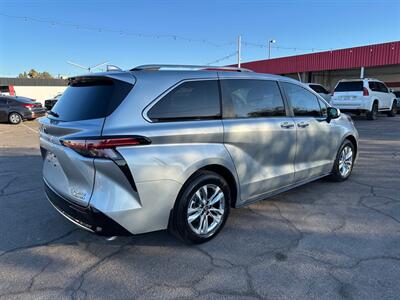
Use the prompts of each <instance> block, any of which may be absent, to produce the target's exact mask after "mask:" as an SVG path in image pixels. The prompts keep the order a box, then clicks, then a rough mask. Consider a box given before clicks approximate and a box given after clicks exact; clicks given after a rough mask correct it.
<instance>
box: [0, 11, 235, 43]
mask: <svg viewBox="0 0 400 300" xmlns="http://www.w3.org/2000/svg"><path fill="white" fill-rule="evenodd" d="M0 16H3V17H7V18H13V19H19V20H23V21H25V22H27V21H32V22H37V23H45V24H49V25H51V26H56V25H57V26H64V27H70V28H73V29H75V30H81V29H83V30H89V31H95V32H98V33H103V32H107V33H114V34H118V35H120V36H124V35H127V36H136V37H139V38H154V39H162V38H164V39H170V40H174V41H178V40H180V41H186V42H196V43H203V44H207V45H209V46H213V47H226V46H229V45H233V44H235V42H224V43H215V42H213V41H210V40H207V39H195V38H189V37H185V36H181V35H177V34H161V33H160V34H154V33H142V32H135V31H131V30H125V29H122V30H121V29H113V28H109V27H97V26H96V27H95V26H87V25H82V24H78V23H69V22H63V21H56V20H46V19H40V18H35V17H29V16H16V15H9V14H6V13H3V12H0Z"/></svg>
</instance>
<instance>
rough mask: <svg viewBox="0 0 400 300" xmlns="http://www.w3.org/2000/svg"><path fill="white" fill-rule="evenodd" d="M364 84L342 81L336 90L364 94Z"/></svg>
mask: <svg viewBox="0 0 400 300" xmlns="http://www.w3.org/2000/svg"><path fill="white" fill-rule="evenodd" d="M363 88H364V84H363V82H362V81H360V80H359V81H342V82H339V84H338V85H337V86H336V88H335V92H362V90H363Z"/></svg>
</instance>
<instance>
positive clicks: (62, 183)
mask: <svg viewBox="0 0 400 300" xmlns="http://www.w3.org/2000/svg"><path fill="white" fill-rule="evenodd" d="M134 82H135V79H134V77H132V76H131V75H130V74H129V73H117V74H114V75H112V74H107V75H101V76H94V75H92V76H82V77H75V78H71V79H70V81H69V87H68V88H67V89H66V91H65V92H64V94H63V96H62V97H61V98H60V99H59V100H58V101H57V103H56V104H55V105H54V107H53V108H52V110H51V111H49V112H48V116H47V117H46V118H41V119H40V121H39V122H40V123H41V126H40V145H41V152H42V157H43V162H44V163H43V178H44V181H45V183H46V184H47V185H48V186H49V187H50V188H51V189H52V190H53V191H54V192H55V193H57V194H59V195H60V196H62V197H64V198H66V199H68V200H70V201H73V202H75V203H77V204H79V205H82V206H87V205H88V204H89V201H90V197H91V195H92V190H93V186H94V177H95V167H94V158H91V157H88V156H83V155H81V154H79V153H78V152H77V151H75V150H73V149H71V148H68V147H65V146H64V145H63V142H64V144H65V141H71V140H75V141H79V140H82V141H85V140H87V139H88V138H90V139H92V138H96V137H100V136H101V135H102V129H103V124H104V120H105V118H106V117H107V116H108V115H110V114H111V113H112V112H113V111H114V110H115V109H116V108H117V107H118V106H119V104H120V103H121V102H122V101H123V100H124V99H125V97H126V96H127V94H128V93H129V92H130V90H131V89H132V87H133V85H134Z"/></svg>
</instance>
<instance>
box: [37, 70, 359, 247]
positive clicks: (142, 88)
mask: <svg viewBox="0 0 400 300" xmlns="http://www.w3.org/2000/svg"><path fill="white" fill-rule="evenodd" d="M40 123H41V126H40V144H41V153H42V157H43V162H44V163H43V179H44V183H45V190H46V194H47V197H48V199H49V201H50V202H51V204H52V205H53V206H54V207H55V209H57V210H58V211H59V212H60V213H61V214H62V215H64V217H66V218H67V219H69V220H70V221H71V222H73V223H75V224H76V225H78V226H80V227H82V228H84V229H87V230H89V231H91V232H94V233H97V234H99V235H104V236H117V235H131V234H140V233H146V232H151V231H155V230H162V229H168V230H169V232H171V233H172V234H174V235H175V236H177V237H179V238H181V239H182V240H184V241H186V242H191V243H202V242H205V241H208V240H209V239H211V238H213V237H214V236H216V235H217V234H218V232H219V231H220V230H221V229H222V227H223V226H224V224H225V222H226V220H227V218H228V215H229V210H230V209H231V208H237V207H242V206H244V205H247V204H249V203H253V202H255V201H259V200H263V199H265V198H266V197H269V196H271V195H275V194H277V193H280V192H283V191H287V190H289V189H291V188H294V187H296V186H299V185H302V184H305V183H308V182H310V181H313V180H316V179H318V178H321V177H324V176H328V175H329V176H330V177H331V178H332V179H333V180H335V181H343V180H346V179H347V178H348V177H349V176H350V174H351V171H352V168H353V165H354V160H355V158H356V154H357V148H358V147H357V145H358V142H357V140H358V134H357V131H356V129H355V127H354V124H353V122H352V120H351V118H350V117H348V116H346V115H345V114H340V111H339V110H338V109H336V108H334V107H331V106H330V105H329V104H328V103H326V102H325V100H324V99H322V98H321V97H320V96H319V95H318V94H316V93H315V92H314V91H312V90H311V89H309V88H308V87H306V86H305V85H303V84H301V83H300V82H298V81H295V80H292V79H290V78H286V77H280V76H275V75H267V74H258V73H254V72H251V71H248V70H245V69H239V68H222V67H195V66H186V67H185V66H168V65H148V66H141V67H136V68H134V69H132V70H130V71H112V72H105V73H98V74H89V75H84V76H78V77H73V78H70V79H69V87H68V88H67V90H66V91H65V93H64V94H63V95H62V97H61V98H60V100H59V101H58V102H57V104H56V105H55V106H54V107H53V109H52V110H51V111H49V112H48V116H47V117H45V118H42V119H40Z"/></svg>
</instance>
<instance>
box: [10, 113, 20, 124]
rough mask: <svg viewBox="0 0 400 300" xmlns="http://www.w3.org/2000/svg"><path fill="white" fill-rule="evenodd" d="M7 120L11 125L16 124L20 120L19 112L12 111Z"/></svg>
mask: <svg viewBox="0 0 400 300" xmlns="http://www.w3.org/2000/svg"><path fill="white" fill-rule="evenodd" d="M8 122H10V124H13V125H17V124H19V123H21V122H22V116H21V115H20V114H19V113H16V112H12V113H11V114H9V115H8Z"/></svg>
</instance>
